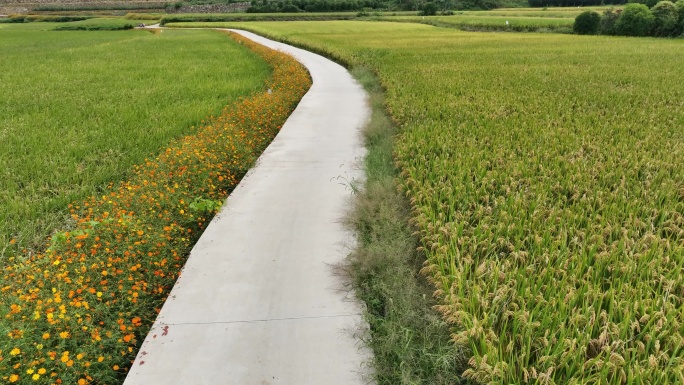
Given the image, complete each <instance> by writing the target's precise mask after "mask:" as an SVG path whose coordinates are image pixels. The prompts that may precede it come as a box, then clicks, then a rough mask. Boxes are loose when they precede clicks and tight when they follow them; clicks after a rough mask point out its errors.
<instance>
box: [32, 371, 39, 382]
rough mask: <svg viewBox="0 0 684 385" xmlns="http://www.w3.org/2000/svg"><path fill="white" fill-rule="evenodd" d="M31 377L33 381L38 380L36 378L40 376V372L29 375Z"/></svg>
mask: <svg viewBox="0 0 684 385" xmlns="http://www.w3.org/2000/svg"><path fill="white" fill-rule="evenodd" d="M31 378H32V379H33V381H38V379H39V378H40V374H38V373H36V374H34V375H33V376H31Z"/></svg>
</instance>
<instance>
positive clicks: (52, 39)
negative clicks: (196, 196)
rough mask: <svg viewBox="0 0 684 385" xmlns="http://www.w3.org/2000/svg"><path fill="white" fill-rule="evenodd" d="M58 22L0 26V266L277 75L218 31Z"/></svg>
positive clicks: (35, 245) (38, 244)
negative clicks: (78, 28)
mask: <svg viewBox="0 0 684 385" xmlns="http://www.w3.org/2000/svg"><path fill="white" fill-rule="evenodd" d="M126 22H131V20H127V21H126ZM84 23H88V24H89V25H94V24H97V21H93V20H89V21H87V22H84ZM68 24H69V23H67V25H68ZM75 24H78V23H75ZM62 25H65V24H62V23H60V24H56V23H29V24H0V51H1V52H2V60H0V95H2V96H0V148H1V149H2V151H0V186H2V188H1V189H0V245H2V246H1V247H0V265H4V259H5V257H6V256H7V255H8V253H10V251H11V250H12V249H13V248H18V247H21V248H29V249H33V248H40V247H42V246H43V245H44V243H45V240H46V236H47V235H49V234H50V232H51V231H52V230H53V229H54V228H56V227H59V228H61V229H64V224H65V220H66V219H67V218H68V215H67V205H68V204H69V203H72V202H74V201H76V200H80V199H83V198H85V197H87V196H89V195H93V194H96V193H97V192H98V191H101V188H102V187H104V186H106V185H107V184H108V183H110V182H114V181H118V180H120V179H122V178H123V177H124V176H125V174H126V173H127V172H128V171H129V170H130V168H131V166H132V165H134V164H139V163H141V162H143V161H144V159H145V158H146V157H150V156H153V155H155V154H156V153H157V152H158V151H160V150H161V149H163V148H164V147H165V146H166V145H167V144H168V142H169V141H170V140H171V139H172V138H175V137H178V136H181V135H184V134H190V133H193V132H194V129H193V126H194V125H196V124H197V123H199V122H200V120H201V119H203V118H204V117H205V116H207V115H211V114H214V113H216V112H218V111H220V109H221V108H222V107H223V106H225V105H226V104H228V103H229V102H231V101H233V100H235V99H236V98H238V97H240V96H244V95H247V94H249V93H251V92H253V91H255V90H257V89H260V88H262V87H263V86H264V85H263V84H264V83H263V82H264V79H265V78H266V77H267V76H268V75H269V73H270V70H269V67H268V65H267V64H265V63H264V62H263V60H260V59H259V58H258V57H257V56H255V55H254V54H253V53H251V52H250V51H249V50H247V49H245V48H244V47H242V46H240V45H237V44H234V43H232V41H231V40H230V39H229V38H228V37H227V36H225V35H223V34H219V33H216V32H211V31H164V32H163V33H157V34H152V33H150V32H147V31H120V32H97V31H95V32H72V31H51V29H53V28H55V27H56V26H62Z"/></svg>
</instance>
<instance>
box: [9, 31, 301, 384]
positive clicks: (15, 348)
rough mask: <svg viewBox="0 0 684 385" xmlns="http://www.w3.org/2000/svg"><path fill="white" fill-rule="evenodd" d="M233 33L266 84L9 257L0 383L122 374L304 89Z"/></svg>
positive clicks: (288, 61)
mask: <svg viewBox="0 0 684 385" xmlns="http://www.w3.org/2000/svg"><path fill="white" fill-rule="evenodd" d="M233 37H234V39H235V40H237V41H238V42H239V43H240V44H244V45H246V46H247V47H249V48H250V49H252V50H254V51H255V52H257V53H258V54H259V55H260V56H262V57H263V58H264V59H265V60H266V61H267V62H268V63H269V64H270V65H271V66H272V67H273V76H272V79H271V80H270V81H269V83H268V84H267V87H268V89H270V90H271V92H261V93H258V94H256V95H253V96H252V97H250V98H247V99H242V100H239V101H238V102H236V103H234V104H232V105H229V106H227V107H226V108H225V109H224V110H223V111H222V113H221V115H220V116H218V117H209V118H207V119H206V121H205V122H203V126H202V127H201V128H200V130H199V133H198V134H196V135H193V136H187V137H184V138H182V139H179V140H177V141H174V142H172V143H171V144H170V145H169V147H168V148H167V149H166V150H165V151H164V152H163V153H162V154H161V155H159V156H158V157H157V158H155V159H150V160H148V161H146V162H145V163H144V164H141V165H138V166H136V167H135V168H134V170H133V172H132V176H131V178H130V179H129V180H128V181H125V182H121V183H119V184H118V185H111V186H108V187H107V188H106V190H105V193H104V194H103V195H102V196H98V197H92V198H90V199H88V200H86V201H84V202H80V203H77V204H74V205H73V206H72V207H71V213H72V219H73V223H72V224H71V226H70V230H69V231H64V232H61V233H57V234H55V235H54V236H53V237H52V238H51V240H50V242H49V244H48V245H46V251H45V252H44V253H41V254H39V255H34V256H28V255H17V256H14V257H12V259H11V262H12V263H11V264H10V266H9V267H7V268H6V269H5V270H4V271H2V273H1V278H0V298H2V300H1V301H2V302H1V303H0V320H1V321H0V332H1V333H2V338H1V339H0V373H1V374H0V376H1V377H0V378H2V382H10V383H50V384H53V383H54V384H87V383H98V384H116V383H120V382H122V381H123V379H124V378H125V376H126V373H127V371H128V368H129V367H130V365H131V363H132V362H133V359H134V358H135V354H136V352H137V349H138V347H139V346H140V344H141V343H142V340H143V339H144V338H145V335H146V334H147V331H148V330H149V328H150V326H151V325H152V323H153V322H154V319H155V317H156V315H157V313H158V312H159V309H160V308H161V306H162V304H163V302H164V300H165V298H166V296H167V295H168V293H169V291H170V290H171V287H172V286H173V284H174V282H175V280H176V278H177V277H178V274H179V272H180V269H181V267H182V266H183V264H184V262H185V259H186V258H187V255H188V253H189V251H190V249H191V247H192V245H193V244H194V243H195V241H196V240H197V239H198V238H199V236H200V234H201V233H202V231H203V230H204V228H205V227H206V225H207V224H208V222H209V220H210V219H211V217H212V216H213V215H214V214H215V213H216V212H217V211H218V209H219V208H220V206H221V203H222V202H223V201H224V200H225V199H226V197H227V196H228V194H229V193H230V191H231V190H232V189H233V188H234V187H235V186H236V184H237V183H238V182H239V180H240V178H241V177H242V176H243V175H244V174H245V172H246V171H247V169H248V168H249V167H250V166H251V165H252V164H253V163H254V161H255V160H256V159H257V157H258V156H259V154H260V153H261V152H262V151H263V150H264V148H265V147H266V146H267V145H268V143H270V141H271V140H272V139H273V137H274V136H275V135H276V134H277V132H278V130H279V129H280V127H281V126H282V124H283V123H284V122H285V120H286V119H287V117H288V116H289V114H290V113H291V111H292V110H293V109H294V107H295V106H296V105H297V103H298V102H299V100H300V99H301V98H302V96H303V95H304V93H306V91H307V90H308V88H309V87H310V85H311V80H310V78H309V75H308V73H307V72H306V70H305V69H304V67H302V66H301V65H300V64H299V63H298V62H296V61H295V60H294V59H293V58H291V57H289V56H287V55H285V54H283V53H280V52H276V51H272V50H270V49H267V48H265V47H263V46H260V45H257V44H255V43H253V42H251V41H249V40H247V39H245V38H243V37H240V36H238V35H233Z"/></svg>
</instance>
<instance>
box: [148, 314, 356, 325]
mask: <svg viewBox="0 0 684 385" xmlns="http://www.w3.org/2000/svg"><path fill="white" fill-rule="evenodd" d="M359 316H361V317H362V316H363V314H357V313H352V314H335V315H319V316H305V317H285V318H265V319H254V320H238V321H213V322H181V323H172V324H170V323H166V322H163V321H159V325H160V326H184V325H229V324H237V323H261V322H273V321H296V320H308V319H324V318H344V317H359Z"/></svg>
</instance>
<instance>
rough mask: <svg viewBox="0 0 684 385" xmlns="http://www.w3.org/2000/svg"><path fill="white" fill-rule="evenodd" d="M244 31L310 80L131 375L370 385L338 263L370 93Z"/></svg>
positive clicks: (136, 380)
mask: <svg viewBox="0 0 684 385" xmlns="http://www.w3.org/2000/svg"><path fill="white" fill-rule="evenodd" d="M239 33H240V34H242V35H244V36H246V37H248V38H250V39H252V40H255V41H257V42H259V43H261V44H264V45H266V46H268V47H271V48H275V49H279V50H282V51H285V52H287V53H290V54H291V55H293V56H294V57H296V58H297V59H298V60H299V61H301V62H302V63H303V64H304V65H305V66H306V67H307V68H308V69H309V71H310V73H311V76H312V78H313V86H312V87H311V89H310V91H309V92H308V93H307V94H306V95H305V96H304V98H303V99H302V101H301V102H300V104H299V106H298V107H297V109H296V110H295V111H294V113H293V114H292V116H291V117H290V118H289V119H288V121H287V123H285V125H284V126H283V128H282V129H281V132H280V133H279V134H278V136H277V137H276V139H275V140H274V141H273V143H271V145H270V146H269V147H268V149H267V150H266V151H265V152H264V154H263V155H262V156H261V158H260V159H259V161H258V164H257V166H256V167H255V168H253V169H252V170H251V171H250V172H249V173H248V174H247V176H246V177H245V178H244V179H243V180H242V182H241V183H240V184H239V186H238V187H237V188H236V189H235V191H233V193H232V194H231V195H230V197H229V198H228V200H227V204H226V205H224V207H223V209H222V210H221V212H220V213H219V214H218V215H217V216H216V218H214V220H213V221H212V222H211V224H210V225H209V227H208V228H207V230H206V231H205V233H204V235H202V237H201V238H200V240H199V242H198V243H197V245H195V247H194V249H193V250H192V253H191V254H190V258H189V259H188V262H187V263H186V265H185V268H184V269H183V273H182V276H181V277H180V278H179V279H178V281H177V282H176V285H175V286H174V288H173V290H172V291H171V294H170V296H169V299H168V300H167V301H166V303H165V304H164V307H163V308H162V310H161V313H160V314H159V316H158V318H157V320H156V322H155V323H154V326H153V327H152V329H151V331H150V333H149V335H148V336H147V338H146V339H145V342H144V343H143V345H142V348H141V349H140V352H139V353H138V356H137V358H136V360H135V363H134V364H133V367H132V368H131V371H130V373H129V375H128V377H127V378H126V381H125V383H124V384H125V385H155V384H160V385H170V384H189V385H201V384H207V385H219V384H231V385H232V384H235V385H267V384H268V385H276V384H283V385H285V384H287V385H308V384H312V385H337V384H340V385H342V384H344V385H350V384H365V383H367V380H366V379H364V378H362V373H363V372H365V371H366V363H367V362H368V359H369V354H370V353H368V352H367V351H365V350H364V349H363V347H362V343H361V342H360V340H359V339H358V338H356V337H355V336H354V334H355V333H357V332H358V331H359V330H364V329H366V328H367V326H366V325H364V323H363V319H362V316H361V314H362V308H361V306H360V305H359V304H358V302H357V301H356V300H355V299H354V298H353V294H352V293H349V292H348V291H347V290H345V289H344V288H343V285H342V283H341V278H339V277H337V276H335V275H334V273H333V265H335V264H337V263H339V262H342V261H343V260H344V258H345V256H346V254H347V252H348V249H347V248H346V247H345V244H348V243H349V242H351V238H350V237H351V236H350V234H348V233H347V232H345V231H344V229H343V227H342V225H341V224H340V218H341V217H342V216H343V213H344V211H345V208H346V207H347V204H348V199H349V198H350V196H351V192H350V189H349V187H347V186H345V184H346V183H347V182H348V181H350V180H351V179H353V178H357V179H358V178H360V177H362V173H361V172H360V171H359V170H358V167H357V166H356V165H357V164H358V162H359V161H360V160H361V158H362V157H363V155H364V153H365V152H364V149H363V147H362V141H361V136H360V128H361V126H362V125H363V124H364V123H365V121H366V119H367V117H368V114H369V112H368V107H367V106H366V100H365V93H364V92H363V90H362V88H361V87H360V86H359V85H358V84H357V83H356V82H355V81H354V80H353V79H352V77H351V76H350V75H349V73H348V72H347V71H346V70H345V69H344V68H343V67H341V66H340V65H338V64H336V63H334V62H332V61H330V60H327V59H325V58H323V57H321V56H318V55H315V54H313V53H310V52H307V51H303V50H301V49H297V48H294V47H291V46H288V45H285V44H281V43H276V42H273V41H270V40H267V39H264V38H261V37H259V36H257V35H254V34H252V33H248V32H242V31H240V32H239Z"/></svg>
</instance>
